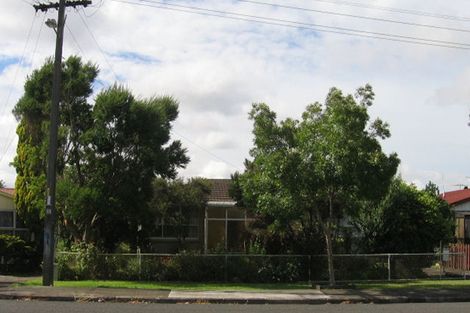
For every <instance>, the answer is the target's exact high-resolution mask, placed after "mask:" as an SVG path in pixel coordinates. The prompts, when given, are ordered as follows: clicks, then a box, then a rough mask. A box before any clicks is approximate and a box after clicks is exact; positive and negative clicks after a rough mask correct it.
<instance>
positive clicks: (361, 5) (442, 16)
mask: <svg viewBox="0 0 470 313" xmlns="http://www.w3.org/2000/svg"><path fill="white" fill-rule="evenodd" d="M311 1H316V2H323V3H330V4H337V5H344V6H349V7H357V8H365V9H373V10H380V11H387V12H393V13H401V14H408V15H415V16H426V17H432V18H438V19H444V20H453V21H463V22H469V21H470V18H469V17H463V16H455V15H449V14H439V13H431V12H424V11H419V10H411V9H401V8H394V7H386V6H380V5H374V4H366V3H360V2H351V1H341V0H311Z"/></svg>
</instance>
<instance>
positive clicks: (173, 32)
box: [0, 0, 470, 188]
mask: <svg viewBox="0 0 470 313" xmlns="http://www.w3.org/2000/svg"><path fill="white" fill-rule="evenodd" d="M178 3H180V4H184V3H191V4H192V5H194V6H201V7H210V8H211V9H215V10H227V11H236V12H240V13H245V14H251V15H262V16H270V17H278V18H283V19H289V20H297V21H303V22H306V23H316V24H322V25H332V26H338V27H349V28H356V29H362V30H366V31H373V32H386V33H394V34H399V35H406V36H413V37H425V38H433V39H439V40H446V41H458V42H470V35H469V34H467V33H465V32H452V31H444V30H437V29H429V28H424V27H417V26H406V25H398V24H392V23H379V22H373V21H365V20H360V19H352V18H346V17H340V16H332V15H322V14H315V13H309V12H305V11H295V10H288V9H281V8H278V9H276V8H273V7H268V6H258V5H253V4H247V3H244V4H242V3H239V2H236V1H217V0H201V1H189V0H187V1H178ZM282 3H283V4H287V5H293V6H304V7H309V8H312V9H322V10H329V11H335V12H342V13H349V14H357V15H367V16H372V17H379V18H388V19H396V20H402V21H409V22H414V23H426V24H433V25H442V26H448V27H453V28H465V29H468V28H469V27H468V23H467V24H466V23H464V22H458V21H450V20H447V21H446V20H441V19H431V18H427V17H424V16H413V15H404V14H396V13H391V12H386V11H377V10H370V9H367V10H366V9H363V8H362V9H361V8H354V7H348V6H345V5H337V4H331V3H320V2H316V1H300V0H286V1H283V2H282ZM363 3H367V4H371V2H370V1H369V2H366V1H363ZM372 3H374V4H377V5H381V6H390V7H400V8H407V9H412V10H420V11H428V12H435V13H440V14H448V15H461V14H463V13H462V12H466V11H468V9H470V3H468V1H463V0H455V1H452V5H449V2H448V1H444V0H436V1H428V2H423V1H418V0H406V1H405V0H388V1H374V2H372ZM97 9H98V7H92V8H87V9H85V12H86V15H88V16H89V17H87V16H85V15H84V14H83V11H81V10H80V12H81V14H82V16H83V18H84V19H85V20H86V22H87V24H88V26H89V28H90V29H91V30H92V31H93V34H94V37H95V38H96V40H97V41H98V42H99V45H100V47H101V50H102V51H103V52H104V54H105V56H103V54H102V52H101V51H100V49H98V47H97V46H96V43H95V42H94V40H93V39H92V37H91V36H90V34H89V33H88V30H87V28H86V27H85V26H84V25H83V22H82V21H81V19H80V17H79V15H78V13H77V12H76V11H74V10H72V9H70V10H68V18H67V25H68V26H69V29H70V30H71V31H72V32H73V35H74V38H75V40H76V42H78V45H77V43H76V42H75V40H73V39H72V36H71V34H70V32H69V31H68V30H66V32H65V42H64V56H67V55H70V54H71V53H80V54H81V52H80V49H81V50H82V51H83V57H84V58H85V59H90V60H92V61H93V62H96V63H97V64H99V66H100V68H101V74H100V79H101V80H103V81H104V82H105V84H108V85H109V84H111V83H112V82H113V81H114V79H115V74H116V75H117V76H118V77H119V78H121V79H122V83H123V84H125V85H126V86H128V87H129V88H130V89H131V90H132V91H133V92H135V93H136V94H137V95H139V96H142V97H150V96H154V95H162V94H165V95H172V96H174V97H175V98H176V99H177V100H179V101H180V116H179V118H178V121H177V122H176V123H175V134H174V137H175V138H176V139H181V140H182V142H183V144H184V145H185V146H186V147H188V149H189V153H190V156H191V159H192V161H191V163H190V164H189V166H188V168H187V169H185V170H182V171H181V175H184V176H193V175H205V176H209V177H222V176H223V177H227V176H228V175H229V174H230V173H231V172H233V171H235V170H237V169H238V170H241V169H243V160H244V158H246V157H248V151H249V149H250V147H251V138H252V136H251V122H250V121H248V119H247V112H248V111H249V109H250V105H251V103H252V102H266V103H268V104H269V105H270V106H271V107H272V108H273V110H275V111H276V112H278V115H279V117H280V118H285V117H288V116H290V117H294V118H298V117H300V114H301V113H302V111H303V110H304V108H305V106H306V105H307V104H309V103H311V102H313V101H322V100H323V99H324V98H325V96H326V94H327V92H328V89H329V88H330V87H332V86H337V87H339V88H341V89H344V90H345V92H349V93H352V92H354V89H355V88H356V87H358V86H361V85H363V84H365V83H367V82H369V83H371V84H372V85H373V87H374V89H375V91H376V94H377V97H376V104H375V105H374V106H373V107H372V113H373V115H374V116H380V117H382V118H383V119H384V120H386V121H388V122H389V123H390V125H391V131H392V138H391V139H390V140H386V141H385V142H384V148H385V150H386V151H388V152H392V151H396V152H397V153H398V154H399V156H400V158H401V160H402V164H406V166H407V168H406V169H404V167H403V166H404V165H402V171H404V172H403V176H404V178H405V179H407V180H408V181H410V182H411V181H415V182H416V183H419V184H425V183H426V182H427V180H429V179H430V178H436V177H435V176H434V174H432V173H440V174H441V175H442V177H445V181H444V180H443V182H442V184H446V186H447V187H446V188H450V187H451V186H452V185H453V184H457V183H460V181H462V177H463V178H464V179H465V176H466V175H470V170H469V168H468V158H469V157H470V136H469V135H470V133H469V131H470V128H469V127H468V126H467V122H468V113H469V112H468V105H467V103H468V100H469V98H470V93H469V91H468V88H467V86H468V81H469V80H470V74H469V73H470V67H468V52H467V51H458V50H453V49H445V48H436V47H426V46H419V45H412V44H404V43H397V42H390V41H383V40H371V39H364V38H358V37H351V36H344V35H336V34H329V33H320V32H313V31H307V30H296V29H294V28H284V27H279V26H269V25H261V24H255V23H249V22H244V21H235V20H230V19H223V18H216V17H209V16H201V15H194V14H186V13H181V12H174V11H167V10H160V9H155V8H149V7H144V6H131V5H126V4H123V3H118V2H113V1H109V0H108V1H105V2H104V3H103V5H102V6H101V8H99V9H98V11H96V10H97ZM0 10H1V11H2V13H3V14H2V19H0V34H1V38H2V40H1V41H0V51H2V52H1V55H2V56H5V57H8V58H21V56H22V53H23V49H24V47H25V41H26V35H27V33H28V30H29V27H30V25H31V21H32V20H33V16H34V10H33V9H32V8H31V6H29V5H27V4H26V3H25V2H23V1H16V0H7V1H0ZM91 14H93V15H91ZM55 15H56V12H55V11H51V12H49V13H48V14H47V16H44V14H43V13H37V16H36V18H35V22H34V24H33V28H32V32H31V36H30V37H31V38H30V41H29V43H28V45H27V46H26V49H25V60H26V62H25V63H26V64H27V65H30V64H32V66H25V67H23V68H22V69H21V71H19V74H18V78H17V80H16V82H15V83H14V85H13V89H11V88H12V83H13V81H14V74H15V71H16V68H17V66H18V65H10V66H8V67H6V68H4V69H2V68H1V64H2V63H1V59H0V123H1V124H0V127H1V131H0V157H1V155H2V154H3V151H2V150H1V149H2V147H5V146H6V144H7V141H8V138H11V136H8V133H9V132H10V133H11V132H12V131H13V134H14V129H15V120H14V119H13V118H12V117H11V113H10V111H11V108H13V106H14V104H15V103H16V101H17V99H18V98H19V97H20V96H21V87H22V85H23V82H24V79H25V76H26V74H27V72H30V71H31V68H32V67H33V68H34V67H37V66H39V65H40V64H41V63H42V62H43V61H44V59H45V58H46V57H48V56H50V55H52V53H53V48H54V33H53V32H52V31H51V30H50V29H48V28H46V27H42V26H41V25H42V22H43V18H53V17H54V16H55ZM18 20H21V21H22V23H18V22H17V21H18ZM40 31H41V35H40V37H39V36H38V35H39V32H40ZM36 40H37V42H38V44H37V46H36ZM78 46H80V49H79V47H78ZM122 52H130V53H135V54H137V55H144V56H150V57H152V58H153V59H155V60H158V61H155V62H150V63H146V62H141V61H139V60H132V58H124V57H122V55H121V56H120V53H122ZM97 85H98V84H97ZM98 86H99V85H98ZM9 90H12V96H11V98H10V99H9V101H8V103H7V104H5V105H4V104H3V103H2V101H3V99H6V96H7V94H8V92H9ZM429 103H434V104H439V105H429ZM442 104H459V105H455V106H448V105H442ZM2 111H4V112H6V113H3V114H1V113H2ZM178 134H180V135H182V136H184V137H185V138H183V137H181V136H179V135H178ZM3 149H4V148H3ZM14 151H15V149H14V148H10V150H9V152H8V154H7V156H6V157H5V158H4V159H3V160H2V161H1V162H0V178H2V177H6V178H2V179H4V180H7V182H8V183H9V184H12V183H13V181H14V175H15V174H14V170H13V169H12V168H10V167H9V166H8V163H9V162H10V161H11V159H12V157H13V156H14Z"/></svg>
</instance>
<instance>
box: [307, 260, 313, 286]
mask: <svg viewBox="0 0 470 313" xmlns="http://www.w3.org/2000/svg"><path fill="white" fill-rule="evenodd" d="M308 284H309V285H310V286H311V285H312V256H311V255H309V256H308Z"/></svg>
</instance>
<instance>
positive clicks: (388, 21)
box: [238, 0, 470, 33]
mask: <svg viewBox="0 0 470 313" xmlns="http://www.w3.org/2000/svg"><path fill="white" fill-rule="evenodd" d="M238 2H245V3H251V4H256V5H264V6H270V7H277V8H284V9H290V10H298V11H306V12H315V13H320V14H330V15H337V16H344V17H351V18H358V19H364V20H370V21H377V22H386V23H394V24H402V25H409V26H417V27H425V28H433V29H441V30H450V31H457V32H464V33H470V30H469V29H462V28H452V27H445V26H437V25H431V24H420V23H413V22H406V21H398V20H392V19H385V18H379V17H370V16H363V15H355V14H348V13H339V12H333V11H326V10H318V9H310V8H304V7H298V6H291V5H284V4H278V3H268V2H262V1H252V0H238Z"/></svg>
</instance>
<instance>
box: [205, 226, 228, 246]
mask: <svg viewBox="0 0 470 313" xmlns="http://www.w3.org/2000/svg"><path fill="white" fill-rule="evenodd" d="M207 226H208V227H207V248H208V249H209V250H215V249H217V250H218V249H224V248H225V221H208V223H207Z"/></svg>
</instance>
